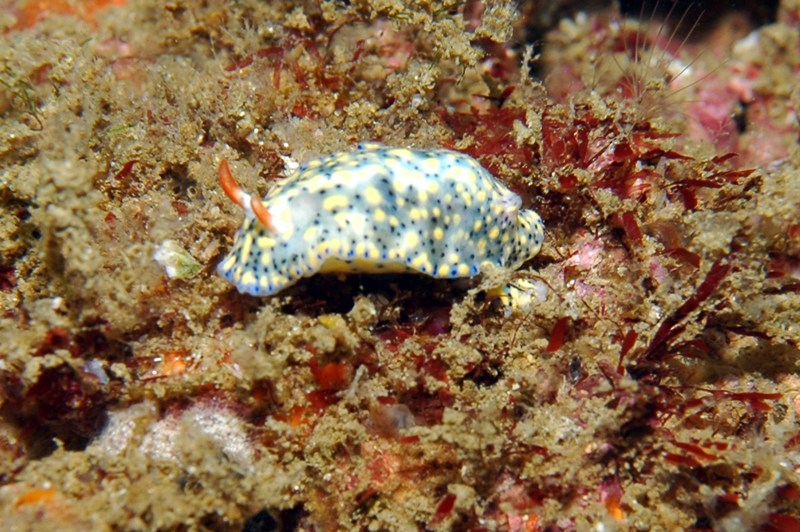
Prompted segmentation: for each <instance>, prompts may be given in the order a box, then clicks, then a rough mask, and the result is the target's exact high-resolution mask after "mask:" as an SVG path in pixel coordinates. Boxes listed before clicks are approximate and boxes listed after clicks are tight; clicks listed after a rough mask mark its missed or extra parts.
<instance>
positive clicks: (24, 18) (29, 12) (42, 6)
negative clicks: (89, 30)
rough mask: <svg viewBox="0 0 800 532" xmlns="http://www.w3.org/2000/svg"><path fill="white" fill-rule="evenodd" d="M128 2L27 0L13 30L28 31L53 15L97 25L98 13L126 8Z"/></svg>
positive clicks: (117, 0)
mask: <svg viewBox="0 0 800 532" xmlns="http://www.w3.org/2000/svg"><path fill="white" fill-rule="evenodd" d="M126 3H127V0H88V1H84V0H81V1H75V0H27V1H26V2H24V3H23V4H22V7H21V8H20V9H19V12H18V13H17V23H16V24H15V25H14V26H13V28H12V29H17V30H21V29H28V28H32V27H33V26H35V25H36V23H38V22H39V21H40V20H44V19H45V18H47V17H49V16H52V15H72V16H76V17H78V18H81V19H83V20H84V21H85V22H88V23H89V24H92V25H96V24H97V20H96V19H95V17H96V14H97V12H98V11H101V10H103V9H106V8H108V7H114V6H124V5H125V4H126Z"/></svg>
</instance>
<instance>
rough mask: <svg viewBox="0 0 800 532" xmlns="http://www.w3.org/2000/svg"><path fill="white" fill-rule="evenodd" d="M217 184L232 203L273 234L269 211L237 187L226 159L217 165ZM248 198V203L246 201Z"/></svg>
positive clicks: (257, 199) (255, 198)
mask: <svg viewBox="0 0 800 532" xmlns="http://www.w3.org/2000/svg"><path fill="white" fill-rule="evenodd" d="M217 175H218V177H219V184H220V185H222V190H224V191H225V195H226V196H228V197H229V198H230V199H231V201H232V202H234V203H235V204H236V205H238V206H239V207H241V208H243V209H245V210H247V209H248V208H249V209H250V210H252V211H253V214H255V216H256V218H258V221H259V222H261V225H263V226H264V227H266V228H267V229H269V230H270V231H271V232H273V233H274V232H275V227H274V226H273V225H272V218H271V217H270V215H269V211H268V210H267V208H266V207H264V204H263V203H262V202H261V200H260V199H259V198H258V197H256V196H250V195H249V194H247V193H246V192H245V191H244V190H242V187H240V186H239V183H237V182H236V179H235V178H234V177H233V173H231V167H230V166H229V165H228V161H227V159H222V162H220V163H219V172H218V174H217ZM248 198H249V200H250V201H249V202H248V201H247V200H248Z"/></svg>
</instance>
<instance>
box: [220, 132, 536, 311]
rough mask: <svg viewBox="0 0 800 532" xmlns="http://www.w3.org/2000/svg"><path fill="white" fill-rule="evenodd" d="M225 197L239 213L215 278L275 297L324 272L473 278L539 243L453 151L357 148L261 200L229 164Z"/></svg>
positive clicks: (507, 199)
mask: <svg viewBox="0 0 800 532" xmlns="http://www.w3.org/2000/svg"><path fill="white" fill-rule="evenodd" d="M219 180H220V183H221V184H222V187H223V189H224V190H225V193H226V194H227V195H228V196H229V197H230V198H231V199H232V200H233V201H234V202H235V203H237V204H238V205H240V206H241V207H242V208H243V209H244V210H245V220H244V223H243V224H242V227H241V229H239V232H238V233H237V234H236V237H235V239H234V244H233V248H232V250H231V251H230V253H229V254H228V256H227V257H226V258H225V259H224V260H223V261H222V262H221V263H220V265H219V267H218V271H219V273H220V275H222V276H223V277H224V278H225V279H227V280H229V281H231V282H232V283H233V284H234V285H235V286H236V287H237V288H238V289H239V291H240V292H244V293H248V294H252V295H257V296H270V295H273V294H276V293H277V292H279V291H281V290H283V289H284V288H286V287H288V286H291V285H292V284H294V283H296V282H297V281H298V280H300V279H301V278H303V277H310V276H311V275H314V274H315V273H320V272H352V273H401V272H418V273H423V274H426V275H430V276H432V277H436V278H446V279H450V278H457V277H471V276H474V275H477V274H479V273H480V272H481V270H482V269H483V268H485V267H486V265H488V264H492V265H495V266H499V267H503V268H509V269H517V268H519V267H520V266H521V265H522V263H524V262H525V261H527V260H528V259H529V258H531V257H532V256H534V255H536V254H537V253H538V252H539V249H540V248H541V245H542V241H543V240H544V225H543V223H542V219H541V218H540V217H539V215H538V214H536V213H535V212H534V211H532V210H527V209H522V208H521V207H522V199H521V198H520V197H519V196H518V195H517V194H515V193H514V192H512V191H511V190H509V189H508V188H507V187H506V186H505V185H504V184H503V183H501V182H500V181H498V180H497V179H495V178H494V177H493V176H492V175H491V174H490V173H489V172H488V171H487V170H486V169H485V168H483V167H482V166H481V165H480V164H479V163H478V162H477V161H476V160H475V159H473V158H472V157H470V156H468V155H465V154H463V153H459V152H456V151H451V150H445V149H435V150H418V149H410V148H393V147H388V146H384V145H382V144H374V143H370V144H360V145H358V147H357V148H356V149H355V150H354V151H352V152H343V153H334V154H331V155H326V156H323V157H320V158H318V159H314V160H311V161H309V162H307V163H305V164H304V165H302V166H300V168H298V170H297V171H296V172H295V173H294V174H293V175H292V176H290V177H288V178H286V179H284V180H282V181H279V182H278V183H277V184H275V185H274V186H273V187H272V188H271V189H270V190H269V192H268V193H267V195H266V197H264V199H263V200H260V199H258V198H257V197H254V196H250V195H249V194H247V193H246V192H244V191H243V190H242V189H241V188H240V187H239V185H238V184H237V183H236V181H235V180H234V178H233V175H232V174H231V171H230V168H229V166H228V163H227V162H226V161H224V160H223V161H222V163H221V164H220V167H219Z"/></svg>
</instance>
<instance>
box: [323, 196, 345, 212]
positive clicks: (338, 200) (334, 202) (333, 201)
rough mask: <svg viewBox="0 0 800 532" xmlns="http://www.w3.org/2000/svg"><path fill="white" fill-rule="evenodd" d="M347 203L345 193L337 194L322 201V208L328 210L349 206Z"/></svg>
mask: <svg viewBox="0 0 800 532" xmlns="http://www.w3.org/2000/svg"><path fill="white" fill-rule="evenodd" d="M347 204H348V200H347V196H345V195H344V194H335V195H333V196H328V197H327V198H325V200H324V201H323V202H322V208H323V209H325V210H326V211H332V210H333V209H336V208H338V207H347Z"/></svg>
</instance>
